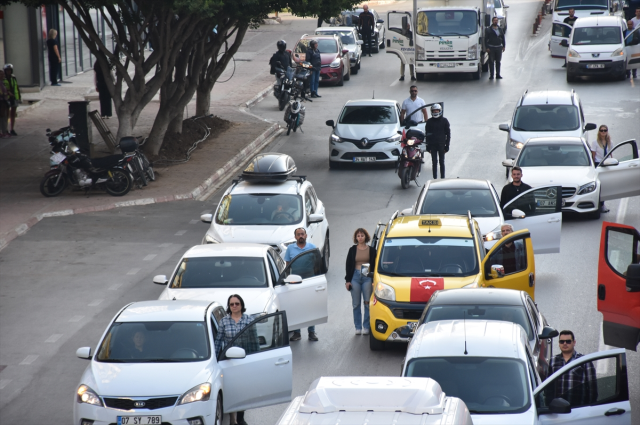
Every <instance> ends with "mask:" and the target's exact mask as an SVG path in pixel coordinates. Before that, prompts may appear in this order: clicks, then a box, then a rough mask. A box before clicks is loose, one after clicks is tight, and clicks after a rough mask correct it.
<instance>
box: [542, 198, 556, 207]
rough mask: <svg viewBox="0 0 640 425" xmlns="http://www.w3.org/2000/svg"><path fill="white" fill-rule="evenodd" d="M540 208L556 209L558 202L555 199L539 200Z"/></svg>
mask: <svg viewBox="0 0 640 425" xmlns="http://www.w3.org/2000/svg"><path fill="white" fill-rule="evenodd" d="M538 206H540V207H555V206H556V201H555V200H554V199H550V200H545V199H542V200H539V201H538Z"/></svg>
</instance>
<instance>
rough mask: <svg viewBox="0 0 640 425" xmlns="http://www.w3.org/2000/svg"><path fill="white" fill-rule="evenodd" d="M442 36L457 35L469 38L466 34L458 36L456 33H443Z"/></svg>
mask: <svg viewBox="0 0 640 425" xmlns="http://www.w3.org/2000/svg"><path fill="white" fill-rule="evenodd" d="M442 35H458V36H460V37H467V38H469V36H468V35H467V34H458V33H456V32H445V33H444V34H442Z"/></svg>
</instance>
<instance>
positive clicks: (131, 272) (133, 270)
mask: <svg viewBox="0 0 640 425" xmlns="http://www.w3.org/2000/svg"><path fill="white" fill-rule="evenodd" d="M139 271H140V269H131V270H129V271H128V272H127V274H128V275H129V276H131V275H134V274H138V272H139Z"/></svg>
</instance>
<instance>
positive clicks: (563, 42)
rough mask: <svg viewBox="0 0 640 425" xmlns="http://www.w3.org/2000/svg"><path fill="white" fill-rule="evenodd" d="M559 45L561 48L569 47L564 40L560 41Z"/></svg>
mask: <svg viewBox="0 0 640 425" xmlns="http://www.w3.org/2000/svg"><path fill="white" fill-rule="evenodd" d="M560 45H561V46H562V47H569V42H568V41H567V40H566V39H564V40H560Z"/></svg>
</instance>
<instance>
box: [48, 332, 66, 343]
mask: <svg viewBox="0 0 640 425" xmlns="http://www.w3.org/2000/svg"><path fill="white" fill-rule="evenodd" d="M61 336H62V334H53V335H51V336H50V337H49V338H47V339H45V340H44V342H49V343H54V342H56V341H57V340H59V339H60V337H61Z"/></svg>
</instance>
